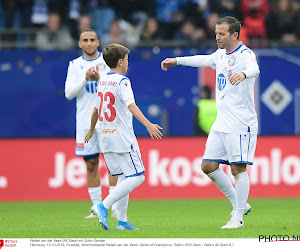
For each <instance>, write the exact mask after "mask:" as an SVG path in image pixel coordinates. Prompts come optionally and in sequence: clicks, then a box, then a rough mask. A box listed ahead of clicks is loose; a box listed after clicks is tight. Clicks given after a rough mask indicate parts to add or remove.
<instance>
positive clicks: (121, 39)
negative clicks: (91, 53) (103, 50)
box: [100, 19, 133, 47]
mask: <svg viewBox="0 0 300 250" xmlns="http://www.w3.org/2000/svg"><path fill="white" fill-rule="evenodd" d="M128 40H129V39H128V37H127V36H126V35H125V34H124V33H123V32H122V31H121V28H120V23H119V20H118V19H115V20H113V21H112V22H111V23H110V29H109V33H108V34H106V35H104V36H103V37H102V38H101V43H100V44H101V46H102V47H106V46H107V45H108V44H110V43H118V44H121V45H124V46H129V45H131V46H132V45H133V44H128V43H129V42H128Z"/></svg>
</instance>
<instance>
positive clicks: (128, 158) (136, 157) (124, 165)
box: [103, 149, 145, 177]
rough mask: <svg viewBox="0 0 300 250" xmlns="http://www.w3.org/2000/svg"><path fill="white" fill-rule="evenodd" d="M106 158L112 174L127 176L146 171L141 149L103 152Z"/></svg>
mask: <svg viewBox="0 0 300 250" xmlns="http://www.w3.org/2000/svg"><path fill="white" fill-rule="evenodd" d="M103 156H104V160H105V162H106V165H107V167H108V169H109V172H110V173H111V175H112V176H115V175H121V174H124V175H125V176H126V177H131V176H137V175H141V174H143V173H145V167H144V164H143V162H142V158H141V153H140V151H139V150H137V151H135V150H133V149H132V150H131V151H130V152H126V153H115V152H107V153H103Z"/></svg>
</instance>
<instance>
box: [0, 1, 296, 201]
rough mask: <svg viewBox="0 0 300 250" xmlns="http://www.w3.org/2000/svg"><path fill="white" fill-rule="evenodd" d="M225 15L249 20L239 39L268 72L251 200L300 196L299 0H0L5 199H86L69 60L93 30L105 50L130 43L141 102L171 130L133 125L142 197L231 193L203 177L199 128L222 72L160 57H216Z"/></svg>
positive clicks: (260, 91)
mask: <svg viewBox="0 0 300 250" xmlns="http://www.w3.org/2000/svg"><path fill="white" fill-rule="evenodd" d="M227 15H231V16H235V17H237V18H238V19H239V20H241V21H242V31H241V35H240V40H241V41H242V42H243V43H244V44H246V45H247V46H249V47H250V48H252V49H253V50H254V52H255V54H256V56H257V60H258V63H259V66H260V70H261V74H260V76H259V78H258V79H257V81H256V85H255V98H256V100H255V101H256V108H257V113H258V120H259V136H260V137H259V138H261V139H259V143H258V146H257V153H256V156H257V158H256V163H255V165H254V167H253V168H252V169H251V170H250V171H252V172H253V173H252V177H251V176H250V177H251V178H252V179H251V180H252V182H251V183H252V184H253V185H254V191H253V193H252V194H251V193H250V197H251V195H254V196H255V197H256V196H257V195H258V196H259V194H261V193H260V191H262V192H266V193H263V194H262V196H264V197H269V196H280V197H281V196H284V197H285V196H286V195H287V196H296V197H300V146H299V144H300V137H299V135H300V84H299V72H300V71H299V69H300V40H299V38H300V1H299V0H270V1H267V0H144V1H141V0H122V1H121V0H0V79H1V90H0V107H1V108H0V117H1V123H0V128H1V129H0V138H1V139H0V143H1V144H0V194H2V195H0V197H2V198H0V199H2V200H35V199H37V200H38V199H88V193H87V192H86V186H85V185H86V183H85V178H83V177H82V176H84V175H85V166H84V162H83V160H82V159H81V158H77V157H75V154H74V151H75V139H74V138H75V113H76V106H75V104H76V101H75V99H74V100H72V101H68V100H67V99H66V98H65V96H64V83H65V79H66V74H67V68H68V63H69V61H70V60H73V59H74V58H76V57H78V56H80V55H81V50H80V49H79V48H78V38H79V34H80V31H81V30H84V29H86V28H93V29H95V31H96V32H97V34H98V36H99V40H100V47H101V48H99V50H100V51H101V49H102V48H104V47H105V46H106V45H107V44H109V43H111V42H116V43H120V44H123V45H125V46H127V47H129V48H130V50H131V53H130V57H129V71H128V73H127V76H128V77H129V78H130V79H131V82H132V87H133V91H134V94H135V98H136V103H137V105H138V106H139V107H140V108H141V110H142V111H143V112H144V114H145V115H146V116H147V117H148V118H149V119H150V120H151V121H152V122H154V123H158V124H160V125H162V126H163V128H164V135H165V139H164V140H165V142H156V143H153V142H152V141H151V140H150V139H147V138H141V137H144V136H148V134H147V130H146V129H145V128H144V127H143V126H142V125H141V124H140V123H139V122H137V121H136V120H134V128H135V133H136V135H137V136H138V137H139V138H140V141H141V143H140V144H141V145H140V146H141V150H142V154H143V157H144V162H145V165H146V166H148V168H149V169H148V175H149V176H148V177H149V178H148V182H147V184H145V185H144V186H145V188H141V189H140V191H138V190H137V191H136V193H135V196H134V195H133V197H143V196H142V192H144V194H145V192H146V191H145V190H146V188H149V187H150V188H152V189H150V191H149V197H150V196H151V198H163V197H162V196H163V195H164V192H163V190H164V188H166V192H165V197H167V198H168V197H169V198H170V197H172V194H170V193H169V192H168V191H167V188H169V187H174V188H175V189H176V188H178V190H179V191H176V193H177V195H174V197H179V198H186V197H190V198H191V197H194V198H197V197H202V196H201V195H204V196H205V197H206V196H209V194H210V193H209V192H208V193H206V194H204V193H202V194H201V192H200V191H199V189H198V188H199V186H205V187H208V186H209V190H211V194H213V195H216V197H222V196H220V195H219V194H218V192H217V191H216V190H215V188H214V187H213V186H212V185H211V183H210V182H208V181H207V179H206V177H205V176H203V175H202V173H201V170H200V166H201V156H202V154H203V151H204V145H205V140H206V137H198V135H204V136H205V133H204V134H201V133H198V132H197V123H198V118H197V107H198V101H199V100H200V96H201V90H202V88H203V87H204V86H206V87H209V88H210V89H211V98H212V99H213V98H214V90H215V72H214V70H212V69H210V68H205V69H198V68H191V67H180V66H179V67H176V68H171V69H169V70H168V72H164V71H162V70H161V68H160V63H161V61H162V60H163V59H165V58H166V57H175V56H188V55H195V54H210V53H212V52H214V51H215V50H216V48H217V46H216V41H215V31H214V28H215V23H216V21H217V20H218V19H219V18H220V17H224V16H227ZM198 125H199V124H198ZM183 145H184V146H183ZM102 163H103V162H102ZM102 163H101V164H102ZM101 164H100V165H101ZM103 164H104V163H103ZM224 168H226V167H225V166H224ZM103 169H105V167H104V165H103ZM253 169H254V170H253ZM100 171H104V170H101V166H100ZM164 171H165V172H164ZM59 173H61V175H60V177H59V178H62V179H55V178H54V177H53V176H57V175H58V174H59ZM228 173H229V172H228ZM101 175H102V177H103V183H104V184H103V185H107V183H106V177H105V174H101ZM250 175H251V173H250ZM37 177H39V178H37ZM51 178H54V179H52V181H51ZM57 178H58V177H57ZM55 180H57V182H56V181H55ZM59 183H60V184H59ZM20 185H22V187H23V192H21V193H20V190H19V189H18V190H17V187H20ZM255 185H256V186H255ZM36 186H39V187H40V188H39V189H40V191H38V190H36ZM266 186H268V187H269V189H265V187H266ZM25 187H26V188H25ZM42 187H44V189H43V188H42ZM255 187H257V190H256V189H255ZM60 188H67V189H63V191H64V192H60ZM74 188H76V189H78V190H81V191H80V192H79V191H77V192H73V191H72V190H73V189H74ZM155 188H158V189H157V192H155V191H153V190H155ZM184 188H185V189H184ZM274 188H278V192H274ZM66 190H67V191H66ZM147 190H148V189H147ZM151 190H152V191H153V192H152V191H151ZM159 190H160V191H159ZM187 190H188V191H187ZM191 190H193V192H192V194H193V195H189V194H190V192H191ZM209 190H208V191H209ZM266 190H267V191H266ZM268 190H269V191H268ZM276 190H277V189H276ZM206 191H207V190H206ZM39 192H40V193H39ZM42 192H48V193H49V194H50V193H51V195H49V196H47V197H45V196H42ZM178 192H179V193H180V195H178ZM71 193H72V194H73V195H71ZM51 197H52V198H51Z"/></svg>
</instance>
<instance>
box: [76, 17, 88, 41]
mask: <svg viewBox="0 0 300 250" xmlns="http://www.w3.org/2000/svg"><path fill="white" fill-rule="evenodd" d="M77 28H78V31H77V37H76V41H77V40H78V41H79V38H80V34H81V33H82V32H83V31H84V30H88V29H92V20H91V18H90V17H89V16H88V15H82V16H80V18H79V21H78V27H77Z"/></svg>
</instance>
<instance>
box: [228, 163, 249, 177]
mask: <svg viewBox="0 0 300 250" xmlns="http://www.w3.org/2000/svg"><path fill="white" fill-rule="evenodd" d="M230 168H231V174H232V175H233V176H236V175H238V174H240V173H242V172H244V171H246V166H244V165H240V166H239V165H231V166H230Z"/></svg>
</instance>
